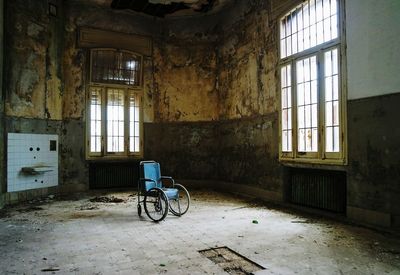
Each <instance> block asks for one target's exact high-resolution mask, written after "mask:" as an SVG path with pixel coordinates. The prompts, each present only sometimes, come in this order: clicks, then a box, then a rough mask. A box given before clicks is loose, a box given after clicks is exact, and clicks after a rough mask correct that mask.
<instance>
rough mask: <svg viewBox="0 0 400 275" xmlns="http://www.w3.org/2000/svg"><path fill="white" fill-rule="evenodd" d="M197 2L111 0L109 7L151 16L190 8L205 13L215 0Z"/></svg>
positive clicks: (163, 15) (211, 7) (210, 8)
mask: <svg viewBox="0 0 400 275" xmlns="http://www.w3.org/2000/svg"><path fill="white" fill-rule="evenodd" d="M159 2H160V1H159ZM199 2H200V3H197V4H196V5H195V6H194V5H190V4H189V3H187V2H185V1H181V2H173V1H171V2H170V1H166V2H165V4H162V3H151V2H150V1H149V0H113V1H112V2H111V8H113V9H131V10H133V11H136V12H143V13H146V14H148V15H152V16H157V17H165V16H166V15H169V14H173V13H176V12H178V11H181V10H192V11H193V12H194V13H206V12H208V11H210V10H212V9H213V7H214V5H215V3H216V2H217V0H204V1H199Z"/></svg>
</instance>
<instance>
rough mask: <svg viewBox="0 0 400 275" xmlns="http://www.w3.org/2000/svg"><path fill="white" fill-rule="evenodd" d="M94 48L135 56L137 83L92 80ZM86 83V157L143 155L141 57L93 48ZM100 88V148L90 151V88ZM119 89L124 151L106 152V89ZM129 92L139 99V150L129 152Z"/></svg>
mask: <svg viewBox="0 0 400 275" xmlns="http://www.w3.org/2000/svg"><path fill="white" fill-rule="evenodd" d="M96 50H110V51H115V52H126V53H129V54H131V55H133V56H135V57H136V58H137V60H138V61H139V64H140V71H139V79H138V85H122V84H111V83H99V82H93V81H92V61H93V58H92V54H93V52H94V51H96ZM88 70H89V74H88V83H89V84H88V85H87V92H86V106H87V108H86V118H87V119H86V139H85V140H86V159H88V160H96V159H97V160H107V159H110V160H112V159H130V158H133V159H139V158H142V157H143V57H142V56H141V55H138V54H136V53H134V52H130V51H125V50H117V49H110V48H94V49H91V50H90V67H89V68H88ZM92 88H99V89H101V121H102V125H101V150H100V152H91V144H90V143H91V133H90V130H91V112H90V110H91V108H90V107H91V89H92ZM108 89H119V90H123V91H124V102H125V104H124V152H107V148H106V147H107V146H106V144H107V130H106V127H107V125H106V124H107V90H108ZM130 93H133V94H135V95H136V97H137V98H138V100H139V151H138V152H130V150H129V149H130V148H129V139H130V134H129V122H130V121H129V96H130Z"/></svg>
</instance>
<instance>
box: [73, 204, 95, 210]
mask: <svg viewBox="0 0 400 275" xmlns="http://www.w3.org/2000/svg"><path fill="white" fill-rule="evenodd" d="M78 209H79V210H97V209H99V207H98V206H97V205H94V204H92V203H86V204H82V205H81V206H80V207H79V208H78Z"/></svg>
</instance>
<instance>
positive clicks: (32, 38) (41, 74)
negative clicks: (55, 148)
mask: <svg viewBox="0 0 400 275" xmlns="http://www.w3.org/2000/svg"><path fill="white" fill-rule="evenodd" d="M60 2H61V1H58V2H57V1H55V2H54V3H56V4H58V6H59V12H60V10H62V9H61V5H60ZM6 13H7V24H6V31H5V35H6V41H7V44H6V52H7V55H6V60H5V66H6V75H5V77H6V79H7V81H6V85H5V88H6V96H7V98H6V114H7V115H8V116H15V117H26V118H42V119H56V120H60V119H62V113H61V102H62V101H61V96H62V73H61V64H60V57H61V54H62V39H61V38H62V34H61V33H62V29H61V26H62V22H60V21H61V20H62V17H60V16H59V17H52V16H50V15H48V1H22V0H17V1H13V2H12V4H9V3H7V5H6Z"/></svg>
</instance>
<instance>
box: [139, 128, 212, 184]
mask: <svg viewBox="0 0 400 275" xmlns="http://www.w3.org/2000/svg"><path fill="white" fill-rule="evenodd" d="M218 126H219V125H218V124H217V123H215V122H180V123H175V122H160V123H145V125H144V128H145V138H144V140H145V146H144V147H145V156H146V158H147V159H154V160H156V161H158V162H160V163H161V169H162V173H163V174H165V175H170V176H173V177H174V178H178V179H204V180H212V179H218V157H219V154H218V153H219V148H218V142H217V137H216V132H217V128H218Z"/></svg>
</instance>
